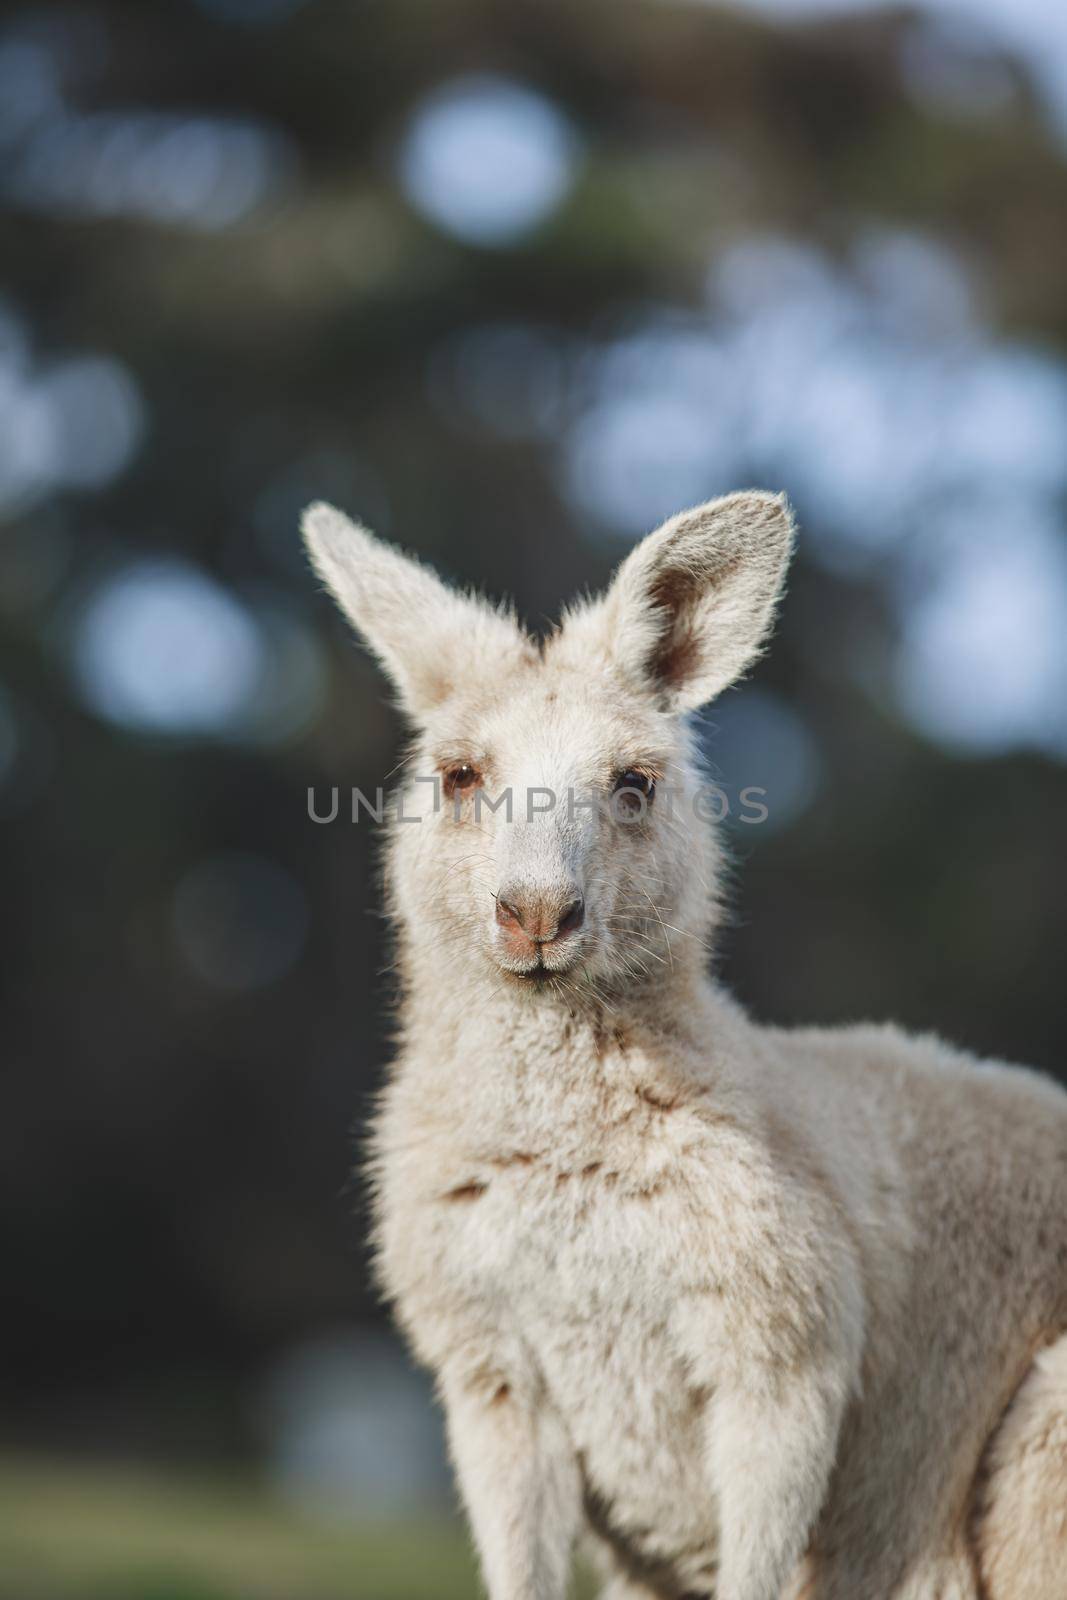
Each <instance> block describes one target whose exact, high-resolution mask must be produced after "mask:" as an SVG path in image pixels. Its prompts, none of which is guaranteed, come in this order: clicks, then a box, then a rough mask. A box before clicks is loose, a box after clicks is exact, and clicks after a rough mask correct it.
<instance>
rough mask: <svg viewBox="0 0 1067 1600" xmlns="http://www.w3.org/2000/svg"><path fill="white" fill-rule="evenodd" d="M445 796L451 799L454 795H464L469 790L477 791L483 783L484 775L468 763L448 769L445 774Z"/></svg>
mask: <svg viewBox="0 0 1067 1600" xmlns="http://www.w3.org/2000/svg"><path fill="white" fill-rule="evenodd" d="M443 777H444V786H445V794H447V795H448V797H449V799H451V797H452V796H453V795H454V794H464V793H465V792H466V791H467V790H469V789H476V788H477V787H478V785H479V784H480V783H481V781H482V775H481V773H480V772H479V771H478V768H477V767H472V766H471V765H470V764H469V763H468V762H461V763H459V764H457V765H456V766H454V767H446V768H445V771H444V774H443Z"/></svg>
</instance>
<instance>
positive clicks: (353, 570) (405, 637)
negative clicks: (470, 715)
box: [301, 502, 527, 720]
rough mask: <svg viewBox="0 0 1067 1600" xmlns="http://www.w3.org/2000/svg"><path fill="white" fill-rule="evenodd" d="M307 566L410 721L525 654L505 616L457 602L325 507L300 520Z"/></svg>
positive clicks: (429, 576) (469, 600)
mask: <svg viewBox="0 0 1067 1600" xmlns="http://www.w3.org/2000/svg"><path fill="white" fill-rule="evenodd" d="M301 528H302V531H303V535H304V543H305V545H306V546H307V550H308V554H309V556H310V557H311V564H312V566H313V567H314V569H315V571H316V572H317V573H318V575H319V577H320V578H321V579H322V581H323V583H324V584H325V585H326V587H327V589H329V591H330V593H331V594H332V595H333V597H334V599H335V600H336V601H337V604H338V605H339V606H340V608H341V610H342V611H343V612H344V614H345V616H346V617H347V618H348V620H349V622H351V624H352V626H353V627H354V628H355V629H356V631H357V633H358V634H359V635H360V637H361V638H362V639H363V641H364V643H365V644H366V645H367V646H368V648H369V649H370V650H371V651H372V652H373V653H374V655H375V656H377V658H378V660H379V661H380V662H381V664H382V666H383V667H384V668H385V671H386V672H387V673H388V675H389V677H390V679H391V680H392V682H393V684H394V686H395V687H396V690H397V692H398V694H399V696H400V700H401V703H402V705H403V707H404V709H405V710H406V711H407V712H408V713H409V715H410V716H412V717H413V718H415V719H416V720H418V719H419V718H421V717H423V716H424V715H425V714H426V713H427V712H428V711H431V710H433V708H434V706H436V705H439V704H441V703H442V702H443V701H444V700H446V699H448V698H449V696H450V695H451V694H453V693H454V692H455V690H456V689H457V688H459V687H460V685H461V683H462V682H464V681H466V682H469V681H470V680H471V679H472V678H473V677H476V676H477V675H478V674H480V673H484V674H486V675H487V676H488V675H490V674H492V675H495V674H497V673H499V671H500V666H501V657H502V656H505V655H506V656H508V657H510V658H515V657H516V656H518V655H521V654H524V653H525V650H526V648H527V646H526V641H525V639H524V636H523V634H522V633H521V632H520V630H519V627H518V625H517V623H516V622H515V619H514V617H513V616H511V615H509V614H508V613H507V612H504V611H498V610H495V609H494V608H493V607H492V606H490V605H489V604H488V603H487V602H486V601H484V600H482V599H480V598H478V597H477V596H474V595H466V594H461V593H459V592H458V591H457V590H455V589H450V588H449V587H448V586H447V584H444V583H442V582H441V580H440V578H438V577H437V575H436V574H435V573H433V572H431V571H430V569H429V568H428V567H424V566H423V565H422V563H421V562H419V561H416V560H415V559H414V558H413V557H412V556H406V555H404V554H403V553H402V552H401V551H399V550H395V549H393V548H392V547H391V546H390V545H387V544H383V543H382V541H381V540H380V539H376V538H375V537H374V535H373V534H371V533H368V532H367V530H366V528H362V527H360V526H358V524H356V523H354V522H351V521H350V520H349V518H348V517H346V516H345V515H344V513H343V512H341V511H336V510H335V509H334V507H333V506H328V505H324V504H322V503H321V502H317V503H316V504H315V505H310V506H308V508H307V510H306V511H305V512H304V515H303V518H302V519H301Z"/></svg>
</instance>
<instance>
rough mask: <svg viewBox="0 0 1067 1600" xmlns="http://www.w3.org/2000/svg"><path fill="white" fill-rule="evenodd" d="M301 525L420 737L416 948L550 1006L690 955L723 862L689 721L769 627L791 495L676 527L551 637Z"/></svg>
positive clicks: (390, 559) (408, 929) (379, 554)
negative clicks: (548, 996)
mask: <svg viewBox="0 0 1067 1600" xmlns="http://www.w3.org/2000/svg"><path fill="white" fill-rule="evenodd" d="M303 527H304V536H305V539H306V542H307V546H308V550H309V552H310V555H311V560H312V563H313V565H314V567H315V570H316V571H317V572H318V574H319V576H320V577H321V578H322V579H323V581H324V582H325V584H326V585H327V587H328V588H329V589H330V591H331V592H332V594H333V595H334V598H335V599H336V600H337V602H338V604H339V605H340V607H341V609H342V611H343V612H344V613H345V614H346V616H347V617H348V618H349V620H350V621H351V622H352V624H353V625H354V626H355V628H356V629H357V630H358V632H359V633H360V635H361V636H362V638H363V639H364V640H365V642H366V644H367V645H368V646H369V648H370V649H371V650H372V651H373V652H374V653H375V655H376V656H377V657H378V658H379V660H380V661H381V663H382V666H383V667H384V668H385V670H386V672H387V673H388V675H389V677H390V678H391V679H392V681H393V684H394V686H395V688H396V691H397V693H398V696H399V698H400V702H401V704H402V706H403V708H404V710H405V711H406V713H407V715H408V717H409V718H410V719H411V722H412V723H413V725H414V728H415V731H416V739H415V745H414V749H413V752H412V756H411V759H410V761H409V762H408V764H407V767H406V772H407V777H406V780H405V782H404V785H403V789H402V806H401V815H402V816H403V817H405V818H407V819H411V821H410V822H409V823H407V824H405V823H404V822H398V823H397V824H396V825H395V827H394V830H393V842H392V848H393V857H392V892H393V901H394V910H395V912H396V914H397V915H398V917H399V919H400V922H401V925H402V929H403V932H404V935H405V937H406V940H407V942H408V944H409V947H411V948H413V949H415V950H416V951H418V952H419V953H420V954H421V956H422V958H424V959H425V960H427V961H429V962H430V963H436V965H437V967H438V969H439V970H440V971H441V972H445V971H448V970H451V971H455V965H454V964H455V963H456V962H457V961H458V962H459V963H461V964H462V963H467V964H468V965H473V966H474V967H475V969H476V970H479V971H481V972H483V973H488V974H492V975H494V976H496V977H498V978H499V975H501V974H503V981H505V982H510V983H513V984H514V985H515V987H516V988H517V989H522V990H525V991H526V992H528V993H530V994H534V993H537V992H541V993H544V992H545V991H548V992H551V993H555V994H556V995H557V996H563V995H566V996H575V995H580V994H581V993H582V992H583V991H588V992H590V993H592V994H596V995H600V996H602V997H606V996H608V995H610V994H611V993H613V992H618V991H619V990H620V989H623V988H627V987H629V986H631V985H634V984H641V983H644V982H647V981H650V980H652V979H654V978H655V977H656V976H657V975H660V974H663V973H664V972H665V970H667V969H668V968H673V967H674V966H675V965H676V964H680V965H681V966H682V967H683V968H690V967H691V966H692V965H693V964H694V963H702V959H703V950H702V944H703V941H704V940H705V939H706V936H707V934H708V932H709V929H710V925H711V920H712V915H713V910H714V905H715V898H716V895H715V884H716V862H717V853H716V848H715V842H714V837H713V829H712V824H711V823H710V821H709V820H708V815H709V812H708V808H707V806H706V805H704V806H702V805H701V803H700V802H701V798H702V795H701V792H700V789H699V784H700V779H699V771H698V765H697V762H696V759H695V755H694V750H693V741H692V738H691V734H690V730H689V727H688V720H687V716H686V713H688V712H691V711H693V710H694V709H696V708H697V707H699V706H701V705H703V704H705V703H706V702H707V701H708V700H711V699H712V698H713V697H714V696H715V695H717V694H718V693H719V692H720V691H721V690H722V689H724V688H726V687H727V685H728V684H730V683H732V682H733V681H734V680H735V679H736V678H737V677H738V676H739V675H740V674H741V673H742V672H743V671H744V670H745V669H746V667H748V666H749V664H750V663H751V662H752V661H753V659H754V658H755V656H756V655H757V653H758V651H759V649H760V646H761V644H762V642H763V640H764V638H765V637H766V634H767V632H768V630H769V627H770V624H771V620H772V617H773V613H774V607H775V603H776V601H777V598H778V595H779V593H780V591H781V588H782V583H783V580H784V576H785V571H786V567H787V565H788V560H789V553H790V548H791V544H792V522H791V518H790V515H789V511H788V508H787V506H786V504H785V502H784V500H783V499H782V498H780V497H778V496H775V495H771V494H767V493H763V492H758V491H751V492H745V493H740V494H734V495H728V496H726V497H725V498H723V499H720V500H713V501H711V502H709V503H708V504H707V505H704V506H700V507H698V508H697V509H696V510H693V511H686V512H683V513H681V514H680V515H679V516H676V517H672V518H671V520H670V521H669V522H667V523H665V524H664V525H663V527H661V528H660V529H658V530H657V531H656V532H655V533H653V534H650V535H649V537H648V538H646V539H645V540H644V541H643V542H642V543H641V544H639V545H638V546H637V547H636V548H635V549H634V550H633V551H632V552H631V554H630V555H629V556H628V557H627V558H626V560H625V561H624V562H623V563H622V565H621V567H620V568H619V570H618V572H617V573H616V575H615V578H614V580H613V582H612V583H611V585H610V586H609V588H608V589H607V590H606V592H605V593H604V594H603V595H602V596H600V597H598V598H596V599H593V600H590V601H585V602H582V603H581V604H579V605H577V606H575V607H574V608H573V609H572V610H570V611H569V612H567V613H566V614H565V616H564V618H563V621H562V623H561V624H560V626H559V628H558V629H557V630H556V631H555V632H554V633H553V634H552V635H551V636H550V637H548V638H547V639H546V640H544V641H543V642H539V641H537V640H535V639H533V638H531V637H530V636H529V635H528V634H527V633H525V632H524V631H523V630H522V628H521V627H520V626H519V625H518V623H517V622H516V620H515V618H514V616H513V615H512V614H511V613H510V612H508V611H506V610H503V609H501V608H498V607H494V606H492V605H490V604H489V603H488V602H486V601H485V600H483V599H481V598H479V597H477V596H474V595H468V594H461V593H458V592H457V591H455V590H453V589H450V588H448V587H446V586H445V585H444V584H443V583H442V582H441V581H440V580H439V579H438V578H437V577H436V576H435V575H434V574H433V573H432V572H430V571H429V570H428V569H427V568H426V567H424V566H422V565H421V564H420V563H418V562H417V561H414V560H412V559H410V558H409V557H407V556H405V555H403V554H401V553H400V552H399V551H397V550H395V549H393V548H391V547H389V546H387V545H385V544H382V543H381V542H380V541H379V540H377V539H375V538H374V537H373V536H372V535H371V534H369V533H368V532H366V530H365V529H363V528H360V527H357V526H356V525H355V524H353V523H352V522H350V521H349V520H348V519H347V518H346V517H344V516H343V515H342V514H341V513H340V512H339V511H335V510H333V509H332V508H331V507H329V506H325V505H314V506H311V507H310V508H309V510H308V511H307V512H306V513H305V516H304V523H303ZM704 798H706V797H704ZM457 980H458V973H457Z"/></svg>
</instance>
